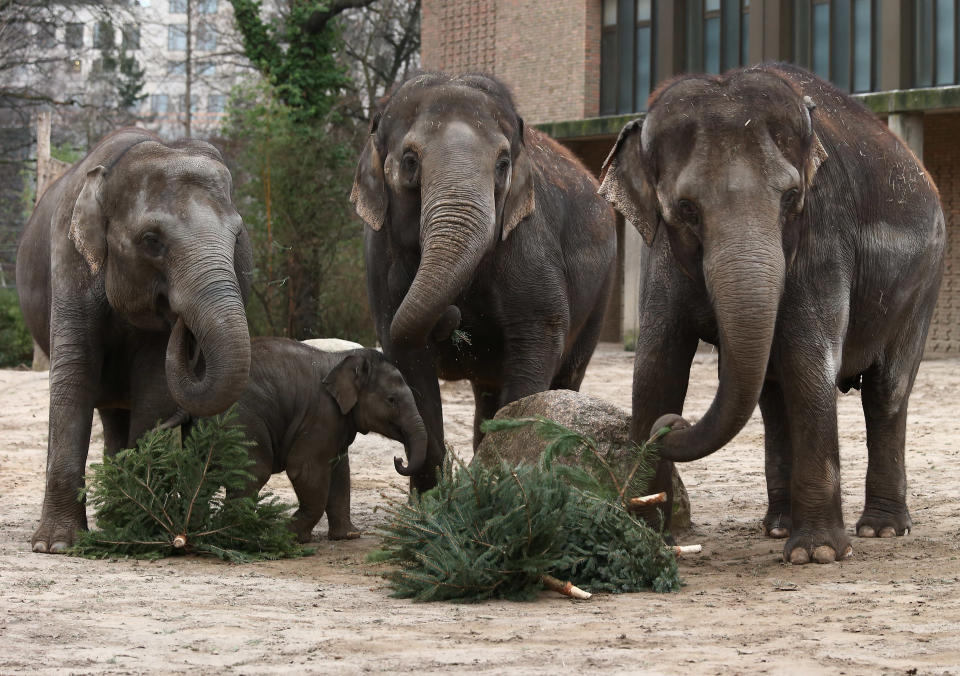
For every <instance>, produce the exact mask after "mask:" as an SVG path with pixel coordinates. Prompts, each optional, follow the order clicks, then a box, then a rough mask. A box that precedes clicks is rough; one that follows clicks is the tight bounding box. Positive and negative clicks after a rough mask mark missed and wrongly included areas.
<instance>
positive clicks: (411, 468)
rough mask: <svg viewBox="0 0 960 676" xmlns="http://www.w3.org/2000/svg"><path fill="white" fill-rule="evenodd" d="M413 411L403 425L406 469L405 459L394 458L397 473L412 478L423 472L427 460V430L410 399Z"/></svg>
mask: <svg viewBox="0 0 960 676" xmlns="http://www.w3.org/2000/svg"><path fill="white" fill-rule="evenodd" d="M410 399H411V401H410V406H411V407H412V411H410V412H409V413H408V415H407V418H406V422H405V423H404V425H403V445H404V448H406V451H407V465H406V467H404V465H403V458H394V459H393V465H394V467H396V468H397V473H398V474H400V475H402V476H412V475H414V474H420V473H421V472H423V466H424V464H425V463H426V460H427V430H426V428H425V427H424V426H423V419H422V418H421V417H420V414H419V413H418V412H417V404H416V403H415V402H414V401H413V397H412V396H411V397H410Z"/></svg>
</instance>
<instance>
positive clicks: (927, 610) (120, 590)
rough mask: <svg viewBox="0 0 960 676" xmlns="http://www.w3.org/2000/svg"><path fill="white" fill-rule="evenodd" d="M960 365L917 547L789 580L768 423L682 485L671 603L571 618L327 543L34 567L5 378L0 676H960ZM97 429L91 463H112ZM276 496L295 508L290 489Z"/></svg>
mask: <svg viewBox="0 0 960 676" xmlns="http://www.w3.org/2000/svg"><path fill="white" fill-rule="evenodd" d="M631 371H632V359H631V355H630V354H629V353H625V352H623V351H621V350H619V349H618V348H617V346H614V345H601V346H600V348H599V349H598V351H597V354H596V355H595V357H594V359H593V362H592V364H591V366H590V369H589V370H588V372H587V378H586V381H585V383H584V386H583V390H584V391H585V392H588V393H590V394H593V395H597V396H600V397H603V398H605V399H608V400H610V401H612V402H614V403H617V404H619V405H621V406H623V407H624V408H627V409H629V406H630V381H631ZM715 385H716V359H715V357H714V356H712V355H710V354H703V355H698V357H697V359H696V362H695V366H694V369H693V373H692V377H691V387H690V395H689V403H688V405H687V413H688V414H690V416H691V417H694V418H695V417H697V416H699V415H700V414H702V413H703V412H704V411H705V410H706V408H707V406H708V405H709V402H710V400H711V398H712V396H713V393H714V388H715ZM958 392H960V360H943V361H927V362H924V364H923V365H922V366H921V368H920V374H919V377H918V379H917V385H916V388H915V390H914V394H913V399H912V401H911V416H910V421H909V428H908V437H907V444H908V450H907V467H908V478H909V495H910V497H909V505H910V509H911V514H912V516H913V521H914V530H913V532H912V533H910V535H909V536H907V537H902V538H897V539H894V540H862V539H859V538H855V539H854V555H853V558H852V559H850V560H848V561H845V562H843V563H837V564H832V565H824V566H821V565H808V566H802V567H792V566H790V565H786V564H784V563H782V562H781V548H782V541H779V540H778V541H774V540H769V539H767V538H765V537H763V536H762V534H761V532H760V519H761V517H762V516H763V512H764V507H765V499H766V494H765V488H764V478H763V446H762V428H761V425H760V421H759V415H755V416H754V419H753V420H752V421H751V422H750V424H749V425H748V426H747V427H746V428H745V429H744V430H743V432H742V433H741V434H740V435H739V436H738V437H737V438H736V439H735V440H734V441H733V442H732V443H730V444H729V445H728V446H727V447H726V448H724V449H723V450H721V451H720V452H718V453H716V454H715V455H714V456H712V457H711V458H708V459H705V460H701V461H698V462H695V463H691V464H689V465H686V466H682V467H681V474H682V476H683V478H684V481H685V482H686V485H687V487H688V490H689V492H690V498H691V502H692V510H693V521H694V528H693V530H692V531H691V532H688V533H687V534H685V535H684V536H683V537H682V543H700V544H702V545H703V553H702V554H700V555H694V556H691V557H689V558H686V559H684V560H683V561H682V562H681V574H682V576H683V579H684V581H685V583H686V584H685V586H684V587H683V589H682V590H681V591H680V592H679V593H675V594H654V593H643V594H626V595H619V596H617V595H609V596H607V595H598V596H595V597H594V598H593V599H592V600H590V601H585V602H574V601H571V600H569V599H566V598H563V597H559V596H556V595H554V594H551V593H547V592H545V593H544V594H543V595H542V596H541V597H540V598H539V599H538V600H537V601H536V602H533V603H506V602H487V603H482V604H477V605H455V604H447V603H434V604H415V603H411V602H409V601H401V600H395V599H391V598H389V597H388V595H387V590H386V588H385V587H384V584H383V582H382V580H381V579H380V578H379V577H378V576H377V574H376V572H377V569H376V568H375V567H373V566H371V565H369V564H366V563H364V561H363V558H364V554H365V553H366V552H367V551H369V550H370V549H372V548H373V547H374V546H375V545H376V543H377V539H376V538H375V537H373V536H365V537H363V538H361V539H359V540H355V541H350V542H334V543H332V542H329V541H327V540H323V539H319V538H321V537H322V535H323V534H324V533H325V530H326V526H325V524H324V523H321V524H320V526H319V527H318V529H317V531H316V532H315V536H316V537H317V538H318V540H317V542H316V543H315V544H316V547H317V553H316V554H315V555H314V556H312V557H309V558H306V559H300V560H294V561H281V562H269V563H258V564H251V565H243V566H234V565H229V564H225V563H220V562H217V561H209V560H200V559H191V558H178V559H167V560H163V561H159V562H135V561H88V560H82V559H75V558H68V557H64V556H54V555H44V554H33V553H31V552H30V546H29V543H28V540H29V538H30V535H31V533H32V532H33V529H34V528H35V526H36V525H37V522H38V519H39V516H40V502H41V498H42V495H43V485H44V469H43V468H44V458H45V454H46V436H47V422H46V421H47V376H46V374H43V373H30V372H22V371H0V673H3V674H11V673H24V672H30V673H84V674H86V673H118V674H127V673H131V674H132V673H146V672H160V673H170V672H174V673H176V672H196V671H198V670H199V672H200V673H204V674H212V673H251V674H254V673H256V674H261V673H264V674H265V673H278V672H295V673H337V674H344V673H347V674H349V673H360V672H368V671H390V672H411V671H431V672H450V671H453V670H470V671H475V672H488V673H494V672H503V671H510V672H514V673H550V674H555V673H557V672H563V671H575V672H581V673H582V672H595V671H600V670H603V671H605V672H611V673H617V672H621V673H626V672H629V673H638V672H644V673H661V674H675V673H680V672H687V673H694V674H701V673H724V674H726V673H746V674H760V673H777V674H785V673H786V674H789V673H797V674H807V673H813V672H825V673H839V674H878V673H884V674H886V673H900V674H944V673H950V674H960V409H958V406H957V393H958ZM443 393H444V407H445V410H444V412H445V420H446V430H447V435H448V439H449V440H450V441H451V442H452V443H453V445H454V446H455V448H456V449H458V451H459V452H460V453H461V454H462V455H463V456H465V457H469V455H470V430H471V423H472V416H473V405H472V396H471V394H470V390H469V386H467V385H466V384H464V383H448V384H445V385H444V388H443ZM839 409H840V430H841V435H842V436H841V458H842V465H843V504H844V517H845V520H846V523H847V525H848V529H850V530H851V531H852V527H853V524H854V523H855V522H856V519H857V517H858V515H859V512H860V509H861V508H862V505H863V479H864V473H865V470H866V447H865V434H864V430H863V417H862V413H861V409H860V402H859V396H858V395H857V394H856V393H851V394H849V395H843V396H840V400H839ZM101 446H102V439H101V437H100V436H99V430H95V432H94V441H93V443H92V444H91V453H90V460H91V461H96V460H98V459H99V457H100V448H101ZM398 452H400V446H399V445H398V444H395V443H393V442H389V441H386V440H384V439H382V438H379V437H374V436H373V435H370V436H368V437H361V438H360V439H359V440H358V441H357V443H356V444H355V445H354V447H353V449H352V450H351V465H352V471H353V496H354V507H353V513H354V520H355V522H356V523H357V525H359V526H361V527H362V528H364V529H371V528H373V527H375V526H376V525H377V524H378V523H380V522H381V520H382V519H383V518H384V516H383V513H382V512H375V511H374V507H375V506H376V505H377V504H379V503H381V502H382V501H383V499H384V498H383V497H381V496H383V495H386V496H389V497H394V498H401V497H402V495H403V489H404V484H403V482H402V481H401V479H400V477H399V476H398V475H396V474H395V473H394V471H393V461H392V457H393V455H394V454H395V453H398ZM269 487H270V488H271V489H273V490H275V491H276V492H278V493H280V494H282V495H283V496H284V497H286V498H288V499H290V500H293V494H292V491H291V490H290V487H289V483H288V481H287V479H286V477H284V476H282V475H280V476H277V477H275V478H274V479H273V480H272V481H271V483H270V486H269Z"/></svg>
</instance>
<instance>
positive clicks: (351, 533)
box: [327, 526, 360, 540]
mask: <svg viewBox="0 0 960 676" xmlns="http://www.w3.org/2000/svg"><path fill="white" fill-rule="evenodd" d="M327 537H328V538H329V539H331V540H356V539H357V538H358V537H360V531H359V530H357V528H356V527H355V526H351V527H350V528H349V529H347V530H337V531H333V530H331V531H329V532H328V533H327Z"/></svg>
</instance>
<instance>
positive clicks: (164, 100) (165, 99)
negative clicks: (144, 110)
mask: <svg viewBox="0 0 960 676" xmlns="http://www.w3.org/2000/svg"><path fill="white" fill-rule="evenodd" d="M169 109H170V97H169V96H167V95H166V94H154V95H153V96H151V97H150V112H151V113H154V114H158V115H162V114H164V113H166V112H168V111H169Z"/></svg>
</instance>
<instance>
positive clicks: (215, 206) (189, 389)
mask: <svg viewBox="0 0 960 676" xmlns="http://www.w3.org/2000/svg"><path fill="white" fill-rule="evenodd" d="M69 237H70V240H71V241H72V242H73V245H74V246H75V247H76V249H77V251H79V252H80V254H81V255H82V256H83V258H84V260H85V261H86V264H87V266H88V267H89V270H90V273H91V274H92V275H94V276H95V277H97V278H99V279H100V280H102V284H103V288H104V289H105V292H106V298H107V303H108V304H109V305H110V308H111V310H112V311H113V312H115V313H116V314H117V315H118V316H119V317H121V318H122V319H123V320H125V321H126V322H128V323H129V324H131V325H133V326H135V327H137V328H140V329H145V330H148V331H167V330H171V328H172V331H171V334H170V338H169V341H168V343H167V356H166V376H167V385H168V387H169V390H170V393H171V395H172V396H173V398H174V400H175V401H176V402H177V404H178V405H179V406H180V407H181V408H183V409H184V410H186V411H189V412H190V413H191V414H193V415H196V416H205V415H213V414H215V413H219V412H221V411H223V410H224V409H226V408H227V407H228V406H229V405H230V404H231V403H233V402H234V401H236V400H237V398H238V397H239V396H240V393H241V392H242V390H243V387H244V385H245V384H246V381H247V376H248V372H249V368H250V336H249V332H248V330H247V321H246V314H245V312H244V301H245V299H246V295H247V293H248V291H249V288H250V280H249V273H250V270H252V267H253V259H252V253H251V248H250V242H249V239H248V238H247V233H246V230H245V229H244V227H243V222H242V220H241V219H240V215H239V214H238V213H237V211H236V209H235V208H234V205H233V202H232V200H231V178H230V172H229V171H228V170H227V168H226V166H224V164H223V162H222V159H221V157H220V153H219V152H218V151H217V150H216V149H215V148H214V147H213V146H211V145H209V144H207V143H203V142H200V141H189V140H188V141H181V142H178V143H174V144H170V145H167V144H164V143H162V142H160V141H159V140H158V139H155V138H153V137H150V136H146V135H145V136H144V137H142V139H141V140H139V141H137V142H135V143H133V144H132V145H131V146H130V147H129V148H127V149H126V150H125V151H123V152H122V153H120V155H119V157H117V158H114V159H113V161H112V162H110V163H109V166H104V165H102V164H101V165H97V166H96V167H94V168H93V169H90V170H89V171H88V172H87V173H86V176H85V177H84V179H83V187H82V189H81V190H80V194H79V197H78V199H77V201H76V203H75V204H74V205H73V212H72V215H71V217H70V230H69Z"/></svg>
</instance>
